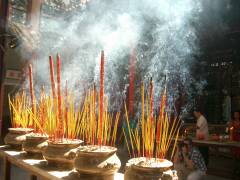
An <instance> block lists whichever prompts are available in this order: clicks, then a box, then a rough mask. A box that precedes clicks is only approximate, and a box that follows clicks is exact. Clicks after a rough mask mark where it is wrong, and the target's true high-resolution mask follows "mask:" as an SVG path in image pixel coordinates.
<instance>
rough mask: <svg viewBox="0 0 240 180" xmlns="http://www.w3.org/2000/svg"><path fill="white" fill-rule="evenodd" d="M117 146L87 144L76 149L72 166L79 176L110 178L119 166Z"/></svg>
mask: <svg viewBox="0 0 240 180" xmlns="http://www.w3.org/2000/svg"><path fill="white" fill-rule="evenodd" d="M116 151H117V148H115V147H110V146H98V145H89V146H82V147H80V148H78V150H77V153H76V154H77V156H76V159H75V161H74V167H75V169H76V170H77V172H78V173H79V174H80V176H83V177H88V178H89V179H91V180H92V179H97V180H99V179H101V180H106V179H107V180H110V179H113V178H114V174H115V173H116V172H117V171H118V170H119V168H120V167H121V161H120V160H119V158H118V157H117V155H116Z"/></svg>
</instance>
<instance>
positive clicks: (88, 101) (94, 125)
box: [77, 87, 120, 146]
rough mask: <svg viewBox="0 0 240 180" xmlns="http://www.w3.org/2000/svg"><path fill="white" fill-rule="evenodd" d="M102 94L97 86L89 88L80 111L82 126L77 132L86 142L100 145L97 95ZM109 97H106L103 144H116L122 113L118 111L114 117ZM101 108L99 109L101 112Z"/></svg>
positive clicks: (103, 118)
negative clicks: (109, 108) (110, 108)
mask: <svg viewBox="0 0 240 180" xmlns="http://www.w3.org/2000/svg"><path fill="white" fill-rule="evenodd" d="M97 96H98V97H99V96H100V93H97V92H96V89H95V87H94V88H93V89H92V90H89V91H88V93H87V95H86V97H85V101H84V104H83V107H82V109H81V112H79V117H81V120H80V121H79V122H80V126H81V128H79V129H78V130H79V131H78V132H77V134H79V136H80V137H81V139H83V140H84V142H85V143H86V144H91V145H95V144H97V145H99V139H98V138H99V136H98V135H99V134H98V133H99V127H100V126H99V124H98V123H99V119H97V115H96V106H97V104H99V101H98V102H97V101H96V97H97ZM107 109H108V99H107V98H104V111H103V117H102V142H101V144H100V146H102V145H111V146H114V145H115V143H116V139H117V130H118V122H119V118H120V113H119V112H118V113H117V114H116V116H115V118H114V115H113V114H110V113H109V112H108V111H107ZM99 111H100V110H98V113H99Z"/></svg>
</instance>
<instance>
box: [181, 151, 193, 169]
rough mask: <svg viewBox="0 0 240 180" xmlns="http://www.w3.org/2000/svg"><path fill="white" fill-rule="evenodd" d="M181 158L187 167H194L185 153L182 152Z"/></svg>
mask: <svg viewBox="0 0 240 180" xmlns="http://www.w3.org/2000/svg"><path fill="white" fill-rule="evenodd" d="M183 159H184V162H185V163H186V165H187V168H189V169H194V164H193V162H192V160H191V159H189V158H188V155H187V154H185V153H184V154H183Z"/></svg>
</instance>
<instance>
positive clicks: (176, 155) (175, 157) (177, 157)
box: [173, 147, 181, 163]
mask: <svg viewBox="0 0 240 180" xmlns="http://www.w3.org/2000/svg"><path fill="white" fill-rule="evenodd" d="M180 153H181V152H180V151H179V148H178V147H177V150H176V152H175V154H174V157H173V162H174V163H178V162H180V157H179V154H180Z"/></svg>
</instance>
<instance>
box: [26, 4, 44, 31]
mask: <svg viewBox="0 0 240 180" xmlns="http://www.w3.org/2000/svg"><path fill="white" fill-rule="evenodd" d="M41 5H42V0H37V1H36V0H28V4H27V17H26V24H27V25H29V26H30V27H31V29H32V30H34V31H38V30H39V25H40V16H41Z"/></svg>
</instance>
